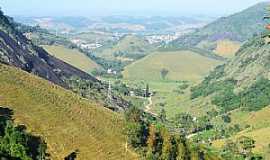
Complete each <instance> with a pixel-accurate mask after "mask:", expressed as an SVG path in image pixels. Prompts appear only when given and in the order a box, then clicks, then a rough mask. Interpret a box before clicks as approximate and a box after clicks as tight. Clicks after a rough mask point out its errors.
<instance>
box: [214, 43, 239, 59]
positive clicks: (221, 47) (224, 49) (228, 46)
mask: <svg viewBox="0 0 270 160" xmlns="http://www.w3.org/2000/svg"><path fill="white" fill-rule="evenodd" d="M240 46H241V43H239V42H234V41H230V40H220V41H218V42H217V48H216V49H215V51H214V52H215V53H217V54H218V55H220V56H223V57H226V58H231V57H233V56H234V55H235V53H236V52H237V51H238V50H239V48H240Z"/></svg>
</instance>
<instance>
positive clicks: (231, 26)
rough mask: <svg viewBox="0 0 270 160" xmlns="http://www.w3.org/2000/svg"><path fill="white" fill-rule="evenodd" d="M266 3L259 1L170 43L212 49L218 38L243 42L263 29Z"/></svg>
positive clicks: (215, 46) (214, 47)
mask: <svg viewBox="0 0 270 160" xmlns="http://www.w3.org/2000/svg"><path fill="white" fill-rule="evenodd" d="M268 5H269V3H268V2H263V3H259V4H257V5H255V6H252V7H250V8H248V9H246V10H244V11H242V12H239V13H236V14H234V15H231V16H228V17H222V18H220V19H218V20H216V21H214V22H212V23H210V24H208V25H206V26H205V27H203V28H202V29H198V30H197V31H195V32H193V33H191V34H187V35H185V36H182V37H180V38H179V39H177V40H175V41H174V42H172V45H174V46H186V47H194V46H197V47H200V48H204V49H206V50H210V51H214V50H216V49H217V42H218V41H220V40H230V41H237V42H244V41H246V40H248V39H249V38H252V37H253V36H254V35H257V34H260V33H261V32H262V31H263V28H264V25H265V22H264V21H263V18H262V17H264V15H265V12H266V8H267V6H268ZM202 44H204V45H202Z"/></svg>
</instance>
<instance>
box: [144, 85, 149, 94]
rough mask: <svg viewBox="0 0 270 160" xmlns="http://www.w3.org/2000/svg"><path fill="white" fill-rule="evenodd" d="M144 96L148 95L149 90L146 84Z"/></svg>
mask: <svg viewBox="0 0 270 160" xmlns="http://www.w3.org/2000/svg"><path fill="white" fill-rule="evenodd" d="M144 95H145V97H149V96H150V92H149V85H148V84H146V87H145V94H144Z"/></svg>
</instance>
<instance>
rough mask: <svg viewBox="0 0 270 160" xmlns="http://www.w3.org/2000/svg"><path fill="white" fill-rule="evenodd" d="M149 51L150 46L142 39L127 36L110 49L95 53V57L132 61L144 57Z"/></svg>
mask: <svg viewBox="0 0 270 160" xmlns="http://www.w3.org/2000/svg"><path fill="white" fill-rule="evenodd" d="M151 49H153V48H152V47H151V45H150V44H149V43H148V42H147V41H146V40H144V39H143V38H141V37H137V36H134V35H127V36H124V37H123V38H121V39H120V40H119V41H118V42H117V43H116V44H114V45H113V46H112V47H110V48H105V49H102V48H101V49H100V51H99V50H97V51H95V52H96V53H95V55H96V56H98V57H103V58H106V59H110V60H113V59H117V60H121V61H133V60H137V59H140V58H142V57H144V56H145V55H147V54H148V52H149V51H150V50H151Z"/></svg>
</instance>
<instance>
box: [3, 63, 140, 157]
mask: <svg viewBox="0 0 270 160" xmlns="http://www.w3.org/2000/svg"><path fill="white" fill-rule="evenodd" d="M0 82H1V83H0V106H4V107H8V108H10V109H12V110H13V111H14V119H15V122H16V123H18V124H25V125H26V126H27V128H28V130H29V131H30V132H32V133H33V134H36V135H40V136H42V137H43V138H44V139H45V140H46V142H47V143H48V151H49V153H50V154H51V158H52V159H56V160H60V159H61V160H62V159H63V158H64V157H65V156H66V155H68V154H69V153H71V152H73V151H74V150H76V149H79V151H80V153H79V155H78V159H79V160H87V159H98V160H101V159H106V160H108V159H115V160H119V159H137V157H136V154H134V153H133V152H131V151H128V152H127V153H126V152H125V151H126V150H125V138H124V136H123V134H122V130H123V127H124V122H123V120H122V118H121V116H120V115H118V114H116V113H114V112H112V111H110V110H108V109H105V108H104V107H103V106H101V105H99V104H97V103H95V102H91V101H88V100H84V99H82V98H81V97H79V96H77V95H76V94H73V93H72V92H70V91H67V90H65V89H63V88H61V87H58V86H56V85H53V84H51V83H50V82H48V81H45V80H42V79H40V78H38V77H35V76H33V75H31V74H28V73H26V72H23V71H19V70H18V69H15V68H11V67H7V66H5V65H1V64H0Z"/></svg>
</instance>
